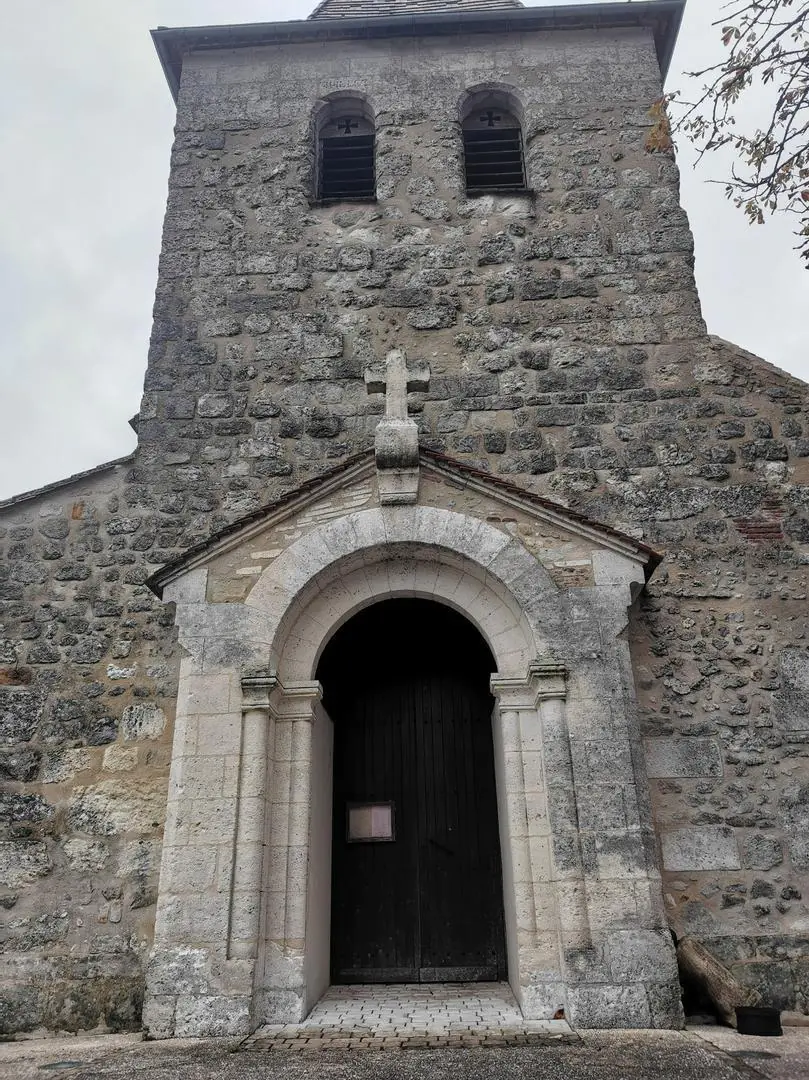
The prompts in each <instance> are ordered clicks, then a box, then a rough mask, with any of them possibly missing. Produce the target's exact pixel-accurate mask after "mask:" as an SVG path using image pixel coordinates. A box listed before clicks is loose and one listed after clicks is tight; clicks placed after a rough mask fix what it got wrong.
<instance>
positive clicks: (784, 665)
mask: <svg viewBox="0 0 809 1080" xmlns="http://www.w3.org/2000/svg"><path fill="white" fill-rule="evenodd" d="M780 667H781V689H780V690H779V692H778V693H777V694H776V695H775V698H774V704H775V715H776V717H777V719H778V720H779V721H780V722H781V723H782V724H783V725H784V727H785V728H786V729H787V730H788V731H806V730H809V651H807V650H806V649H801V648H796V647H787V648H784V649H782V650H781V655H780Z"/></svg>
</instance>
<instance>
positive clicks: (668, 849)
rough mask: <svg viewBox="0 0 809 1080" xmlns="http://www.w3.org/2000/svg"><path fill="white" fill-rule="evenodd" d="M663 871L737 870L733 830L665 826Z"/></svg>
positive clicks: (736, 850) (662, 841) (662, 837)
mask: <svg viewBox="0 0 809 1080" xmlns="http://www.w3.org/2000/svg"><path fill="white" fill-rule="evenodd" d="M661 844H662V848H663V867H664V869H666V870H678V871H679V870H738V869H740V867H741V863H740V861H739V852H738V849H737V846H736V838H735V836H734V833H733V829H731V828H727V827H726V826H720V825H703V826H698V827H696V826H691V827H688V828H683V829H667V830H665V831H664V832H663V833H662V835H661Z"/></svg>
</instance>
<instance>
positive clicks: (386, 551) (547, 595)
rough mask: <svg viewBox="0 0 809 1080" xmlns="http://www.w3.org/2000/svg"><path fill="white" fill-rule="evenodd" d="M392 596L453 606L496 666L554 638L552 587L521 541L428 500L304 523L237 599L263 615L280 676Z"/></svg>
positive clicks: (312, 660) (518, 663)
mask: <svg viewBox="0 0 809 1080" xmlns="http://www.w3.org/2000/svg"><path fill="white" fill-rule="evenodd" d="M393 596H422V597H425V598H428V599H435V600H438V601H439V602H442V603H445V604H448V605H449V606H450V607H454V608H455V609H456V610H457V611H459V612H460V613H461V614H463V615H465V616H466V617H467V618H469V619H470V620H471V621H472V622H473V623H474V625H475V626H477V628H478V630H480V632H481V633H482V634H483V637H484V638H485V640H486V641H487V643H488V644H489V646H490V648H491V650H492V653H493V654H494V658H495V661H496V663H497V667H498V671H500V672H505V671H508V672H515V673H517V672H519V673H521V674H522V673H524V672H525V670H526V668H527V666H528V665H529V664H530V663H531V661H532V660H533V659H535V658H536V656H537V655H546V654H547V653H548V652H549V651H550V649H551V644H550V643H551V642H552V641H554V640H556V639H557V637H558V628H559V626H560V612H559V593H558V590H557V588H556V586H555V585H554V583H553V582H552V581H551V579H550V577H549V576H548V574H547V572H546V571H545V569H544V568H543V567H542V565H541V564H540V563H539V562H538V561H537V560H536V559H535V558H534V557H533V556H531V555H530V554H529V553H528V552H527V551H526V549H525V548H524V547H523V546H522V544H520V543H519V541H517V540H515V539H514V538H513V537H511V536H509V535H508V534H506V533H504V532H502V531H500V530H499V529H496V528H494V526H492V525H489V524H488V523H487V522H484V521H480V520H478V519H475V518H470V517H468V516H466V515H463V514H458V513H455V512H453V511H450V510H442V509H438V508H434V507H413V508H407V509H404V508H397V509H395V510H393V509H390V510H384V511H383V510H379V509H376V510H363V511H358V512H356V513H353V514H347V515H345V516H344V517H342V518H339V519H337V520H336V521H332V522H328V523H327V524H324V525H321V526H319V527H318V528H315V529H313V530H312V531H311V532H309V533H307V534H306V535H305V536H303V537H301V538H300V539H299V540H297V541H296V542H295V543H294V544H292V545H291V546H290V547H289V548H287V549H286V551H285V552H284V553H283V554H282V555H280V556H279V557H278V559H276V560H275V562H274V563H272V564H271V565H270V566H269V567H268V568H267V569H266V570H265V571H264V573H263V574H262V575H261V577H260V578H259V580H258V582H257V583H256V585H255V586H254V587H253V589H252V591H251V593H250V595H249V597H248V598H247V600H246V603H247V605H248V606H250V607H253V608H256V609H260V610H261V611H262V612H264V613H265V615H267V616H269V621H270V625H271V626H272V627H273V628H274V633H273V637H272V649H271V657H270V662H271V666H273V667H274V668H275V669H276V670H277V671H278V675H279V678H281V680H282V682H283V681H285V680H291V681H297V680H306V679H311V678H313V675H314V671H315V669H316V667H317V661H318V658H319V656H320V653H321V651H322V649H323V648H324V647H325V644H326V643H327V641H328V640H329V638H330V637H331V636H332V635H333V634H334V633H335V632H336V630H337V629H338V628H339V627H340V626H341V625H343V623H344V622H345V621H346V620H347V619H349V618H350V617H351V615H353V614H354V613H356V612H357V611H358V610H360V609H361V608H362V607H365V606H368V605H369V604H372V603H374V602H375V601H376V600H381V599H385V598H388V597H393Z"/></svg>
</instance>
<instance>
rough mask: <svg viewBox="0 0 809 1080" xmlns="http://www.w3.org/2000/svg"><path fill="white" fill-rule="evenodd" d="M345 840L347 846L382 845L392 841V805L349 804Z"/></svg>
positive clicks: (389, 803)
mask: <svg viewBox="0 0 809 1080" xmlns="http://www.w3.org/2000/svg"><path fill="white" fill-rule="evenodd" d="M346 839H347V840H348V842H349V844H368V843H380V842H381V843H384V842H385V841H391V840H393V839H394V832H393V803H392V802H383V803H349V804H348V807H347V821H346Z"/></svg>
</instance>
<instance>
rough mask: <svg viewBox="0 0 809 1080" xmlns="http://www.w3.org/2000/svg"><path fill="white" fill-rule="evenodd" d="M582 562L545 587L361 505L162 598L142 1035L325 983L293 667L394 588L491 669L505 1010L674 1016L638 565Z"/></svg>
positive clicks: (233, 1024) (501, 539)
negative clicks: (634, 607)
mask: <svg viewBox="0 0 809 1080" xmlns="http://www.w3.org/2000/svg"><path fill="white" fill-rule="evenodd" d="M592 562H593V568H594V581H595V584H594V585H593V586H592V587H589V588H575V589H568V590H560V589H559V588H558V587H557V586H556V585H555V584H554V582H553V581H552V580H551V578H550V577H549V575H548V573H547V572H546V571H545V569H544V568H543V566H542V565H541V563H540V562H539V561H538V560H537V559H536V558H535V557H534V556H533V555H531V554H530V553H529V552H528V551H527V550H526V549H525V547H524V546H523V545H522V544H521V543H520V542H519V540H517V539H516V538H515V537H513V536H512V535H510V534H509V533H507V532H504V531H501V530H500V529H498V528H496V527H494V526H493V525H490V524H488V523H487V522H484V521H481V520H479V519H477V518H473V517H469V516H466V515H463V514H458V513H454V512H452V511H449V510H441V509H436V508H430V507H421V506H409V507H381V508H379V509H372V510H363V511H358V512H356V513H349V514H347V515H345V516H343V517H340V518H338V519H336V520H332V521H330V522H328V523H325V524H322V525H320V526H318V527H315V528H313V529H312V530H311V531H309V532H308V533H306V534H305V535H304V536H303V537H301V538H300V539H298V540H296V541H295V542H294V543H292V544H291V545H290V546H289V547H288V548H287V549H286V550H285V551H284V552H283V553H282V554H281V555H279V556H278V558H277V559H276V560H275V561H274V562H273V563H271V564H270V566H269V567H268V568H267V569H266V570H265V571H264V572H263V573H262V575H261V577H260V578H259V580H258V581H257V583H256V584H255V586H254V587H253V589H252V591H251V592H250V594H249V596H248V598H247V600H246V601H245V602H244V603H229V604H216V603H209V602H208V601H207V598H206V591H207V573H208V572H207V570H205V569H195V570H189V571H186V572H185V573H184V574H183V575H182V576H180V577H178V578H177V579H176V580H175V581H173V582H172V583H170V584H169V585H168V586H167V587H166V589H165V592H164V597H165V599H167V600H173V601H175V603H176V605H177V624H178V626H179V631H180V642H181V644H182V645H183V646H184V648H185V650H186V653H187V655H186V656H185V657H184V659H183V661H182V664H181V672H180V683H179V692H178V703H177V721H176V727H175V735H174V746H173V755H172V768H171V777H170V782H169V796H168V800H169V801H168V811H167V819H166V831H165V838H164V850H163V861H162V867H161V877H160V890H159V897H158V907H157V920H156V927H155V945H154V949H153V951H152V955H151V958H150V963H149V970H148V974H147V997H146V1004H145V1008H144V1023H145V1026H146V1027H147V1029H148V1031H149V1032H150V1034H151V1035H152V1036H154V1037H163V1038H165V1037H170V1036H172V1035H175V1036H181V1035H224V1034H234V1035H235V1034H242V1033H246V1032H248V1031H250V1030H252V1029H253V1028H254V1027H255V1026H257V1025H258V1024H260V1023H265V1022H295V1021H299V1020H301V1019H303V1018H304V1017H305V1015H306V1014H307V1013H308V1012H309V1010H310V1009H311V1008H312V1006H313V1005H314V1004H315V1002H316V1001H317V999H318V998H319V997H320V996H321V994H322V993H323V991H324V990H325V989H326V987H327V986H328V981H329V912H330V882H331V872H330V859H331V751H332V732H331V723H330V721H329V720H328V717H327V716H326V713H325V711H324V709H323V707H322V705H321V704H320V695H321V691H320V686H319V684H318V683H317V682H315V681H314V674H315V671H316V668H317V662H318V659H319V657H320V654H321V652H322V650H323V648H324V646H325V644H326V643H327V641H328V640H329V639H330V637H331V636H332V635H333V634H334V632H335V631H336V630H337V629H338V628H339V627H340V626H341V625H342V624H343V623H344V622H346V621H347V620H348V619H349V618H350V617H351V616H352V615H353V614H355V613H356V612H357V611H358V610H360V609H361V608H363V607H365V606H368V605H369V604H372V603H375V602H377V601H379V600H383V599H387V598H391V597H401V596H419V597H424V598H427V599H433V600H437V601H439V602H442V603H446V604H448V605H450V606H452V607H453V608H455V609H456V610H458V611H459V612H461V613H462V614H463V615H465V616H466V617H467V618H468V619H469V620H470V621H471V622H472V623H473V624H474V625H475V626H476V627H477V628H478V629H479V631H480V632H481V633H482V635H483V637H484V638H485V640H486V641H487V643H488V645H489V647H490V648H491V650H492V654H493V656H494V659H495V662H496V665H497V670H496V673H495V674H494V675H493V676H492V680H491V687H492V693H493V694H494V697H495V700H496V705H495V710H494V716H493V735H494V752H495V769H496V780H497V795H498V812H499V825H500V839H501V848H502V863H503V884H504V908H505V916H506V932H507V933H506V936H507V948H508V969H509V981H510V983H511V986H512V988H513V990H514V993H515V996H516V998H517V1000H518V1002H519V1003H520V1006H521V1008H522V1010H523V1013H524V1015H525V1016H526V1018H531V1019H544V1018H549V1017H551V1016H552V1015H553V1014H554V1013H555V1012H556V1010H557V1009H559V1008H564V1009H565V1011H566V1015H567V1017H568V1018H569V1019H570V1020H571V1022H572V1023H573V1024H574V1025H578V1026H581V1027H615V1026H626V1027H649V1026H657V1027H676V1026H680V1025H681V1023H682V1012H681V1008H680V1003H679V987H678V982H677V970H676V963H675V960H674V953H673V947H672V943H671V939H670V935H669V933H668V930H667V928H666V923H665V917H664V913H663V905H662V894H661V888H660V876H659V872H658V870H657V865H656V854H655V845H654V839H653V833H652V826H651V815H650V808H649V802H648V792H647V784H646V777H645V770H644V763H643V757H642V751H641V743H640V737H639V731H638V727H637V720H636V715H635V702H634V688H633V683H632V674H631V667H630V659H629V652H628V646H627V643H626V637H625V635H624V633H623V631H624V630H625V628H626V624H627V612H628V608H629V606H630V605H631V603H632V599H633V594H634V593H635V592H636V591H637V588H638V586H640V585H641V584H642V582H643V566H642V562H641V559H640V557H639V556H637V555H635V557H634V558H633V557H632V553H631V552H624V551H616V550H615V548H614V547H613V548H612V549H609V548H606V547H605V548H597V549H595V550H594V551H593V553H592ZM352 677H354V678H358V679H361V678H362V659H361V657H360V658H358V664H357V670H356V671H355V672H353V673H352Z"/></svg>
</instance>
